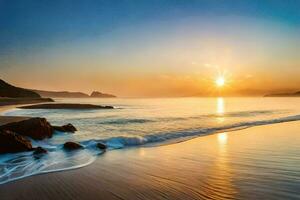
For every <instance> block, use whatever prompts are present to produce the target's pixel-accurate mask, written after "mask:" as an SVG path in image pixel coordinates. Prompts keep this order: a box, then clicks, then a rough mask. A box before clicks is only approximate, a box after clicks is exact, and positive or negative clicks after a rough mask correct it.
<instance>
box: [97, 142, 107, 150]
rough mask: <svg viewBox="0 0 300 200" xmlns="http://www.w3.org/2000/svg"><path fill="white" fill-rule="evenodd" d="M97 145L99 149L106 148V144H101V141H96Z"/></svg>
mask: <svg viewBox="0 0 300 200" xmlns="http://www.w3.org/2000/svg"><path fill="white" fill-rule="evenodd" d="M97 147H98V148H99V149H102V150H104V149H107V146H106V145H105V144H103V143H100V142H98V143H97Z"/></svg>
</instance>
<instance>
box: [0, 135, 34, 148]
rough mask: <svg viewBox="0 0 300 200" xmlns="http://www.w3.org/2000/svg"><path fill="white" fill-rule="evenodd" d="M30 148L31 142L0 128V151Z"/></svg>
mask: <svg viewBox="0 0 300 200" xmlns="http://www.w3.org/2000/svg"><path fill="white" fill-rule="evenodd" d="M30 150H32V145H31V142H30V141H29V140H28V139H26V138H25V137H23V136H21V135H19V134H17V133H14V132H12V131H9V130H0V153H17V152H22V151H30Z"/></svg>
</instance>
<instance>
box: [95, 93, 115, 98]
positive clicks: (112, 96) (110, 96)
mask: <svg viewBox="0 0 300 200" xmlns="http://www.w3.org/2000/svg"><path fill="white" fill-rule="evenodd" d="M90 97H96V98H114V97H116V96H115V95H112V94H105V93H101V92H98V91H94V92H92V94H91V95H90Z"/></svg>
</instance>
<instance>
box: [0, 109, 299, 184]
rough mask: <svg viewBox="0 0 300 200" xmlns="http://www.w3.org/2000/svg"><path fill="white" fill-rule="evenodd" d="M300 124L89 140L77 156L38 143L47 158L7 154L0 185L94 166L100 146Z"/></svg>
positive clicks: (2, 162)
mask: <svg viewBox="0 0 300 200" xmlns="http://www.w3.org/2000/svg"><path fill="white" fill-rule="evenodd" d="M298 120H300V115H293V116H288V117H281V118H276V119H270V120H260V121H249V122H240V123H235V124H231V125H226V126H220V127H211V128H200V129H194V130H182V131H177V132H164V133H158V134H153V135H145V136H132V137H128V136H120V137H110V138H106V139H101V140H87V141H82V142H80V143H81V144H82V145H83V146H84V147H85V149H84V150H80V151H74V152H66V151H64V150H63V147H62V144H60V145H51V144H49V143H47V142H43V141H42V142H39V145H40V146H43V148H45V149H47V150H48V154H47V155H44V156H41V157H36V156H33V154H32V152H24V153H17V154H6V155H3V156H1V157H0V184H4V183H7V182H10V181H13V180H17V179H20V178H24V177H28V176H32V175H36V174H41V173H49V172H56V171H63V170H70V169H76V168H80V167H84V166H87V165H89V164H91V163H92V162H93V161H94V160H95V159H96V157H97V156H98V155H100V154H102V153H103V151H101V150H99V149H98V148H97V147H96V144H97V142H103V143H105V144H106V145H107V146H108V150H111V149H119V148H126V147H133V146H147V145H150V146H151V145H163V144H166V143H168V144H169V143H175V142H182V141H186V140H188V139H192V138H195V137H198V136H204V135H208V134H213V133H216V132H225V131H232V130H236V129H242V128H249V127H253V126H260V125H268V124H275V123H283V122H290V121H298Z"/></svg>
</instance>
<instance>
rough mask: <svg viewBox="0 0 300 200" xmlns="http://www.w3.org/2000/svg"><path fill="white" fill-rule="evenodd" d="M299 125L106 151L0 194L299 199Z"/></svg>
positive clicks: (5, 188) (14, 196) (13, 185)
mask: <svg viewBox="0 0 300 200" xmlns="http://www.w3.org/2000/svg"><path fill="white" fill-rule="evenodd" d="M299 125H300V123H299V122H288V123H283V124H275V125H266V126H260V127H254V128H248V129H244V130H239V131H233V132H228V133H219V134H215V135H210V136H204V137H199V138H196V139H193V140H190V141H186V142H182V143H177V144H171V145H166V146H159V147H146V148H131V149H126V150H125V149H121V150H114V151H109V152H106V153H105V154H103V155H102V156H99V157H98V159H97V160H96V161H95V162H94V163H93V164H91V165H89V166H87V167H83V168H80V169H76V170H70V171H63V172H56V173H49V174H42V175H36V176H32V177H28V178H25V179H21V180H18V181H14V182H10V183H7V184H4V185H1V186H0V197H1V199H3V200H4V199H5V200H6V199H128V200H134V199H298V198H299V197H300V192H299V191H300V190H299V189H300V188H299V185H300V158H299V152H300V149H299V146H300V135H299V131H300V128H299V127H300V126H299Z"/></svg>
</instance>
